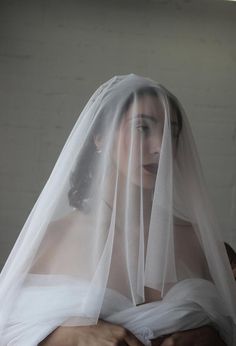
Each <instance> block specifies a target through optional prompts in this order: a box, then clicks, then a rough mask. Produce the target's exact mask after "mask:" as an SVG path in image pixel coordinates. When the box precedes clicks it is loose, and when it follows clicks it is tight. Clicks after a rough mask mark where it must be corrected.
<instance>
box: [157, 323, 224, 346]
mask: <svg viewBox="0 0 236 346" xmlns="http://www.w3.org/2000/svg"><path fill="white" fill-rule="evenodd" d="M190 345H191V346H212V345H214V346H226V344H225V343H224V342H223V340H222V339H221V338H220V336H219V334H218V332H217V331H216V330H215V329H214V328H212V327H210V326H204V327H201V328H196V329H191V330H187V331H183V332H177V333H174V334H172V335H168V336H164V337H160V338H157V339H154V340H152V346H190Z"/></svg>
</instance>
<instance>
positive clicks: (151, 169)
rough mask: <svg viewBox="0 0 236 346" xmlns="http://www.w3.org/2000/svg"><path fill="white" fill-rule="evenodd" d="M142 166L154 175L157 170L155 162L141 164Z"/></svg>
mask: <svg viewBox="0 0 236 346" xmlns="http://www.w3.org/2000/svg"><path fill="white" fill-rule="evenodd" d="M143 168H144V169H145V170H146V171H148V172H149V173H151V174H154V175H156V174H157V170H158V164H157V163H151V164H149V165H143Z"/></svg>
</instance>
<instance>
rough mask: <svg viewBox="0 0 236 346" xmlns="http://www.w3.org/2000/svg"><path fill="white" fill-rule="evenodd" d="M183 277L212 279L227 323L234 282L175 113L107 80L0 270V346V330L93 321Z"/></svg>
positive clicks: (159, 98) (235, 309) (155, 91)
mask: <svg viewBox="0 0 236 346" xmlns="http://www.w3.org/2000/svg"><path fill="white" fill-rule="evenodd" d="M194 278H196V279H202V280H208V281H210V282H211V283H213V285H214V286H215V288H216V290H217V292H218V294H219V296H220V297H221V299H222V302H223V305H224V313H225V315H226V316H228V317H229V318H230V319H231V320H232V321H234V322H236V290H235V281H234V278H233V275H232V273H231V268H230V265H229V261H228V258H227V254H226V251H225V248H224V244H223V241H222V238H221V232H220V229H219V225H218V221H217V218H216V216H215V214H214V211H213V210H212V207H211V203H210V200H209V198H208V194H207V188H206V186H205V183H204V178H203V175H202V171H201V165H200V162H199V158H198V153H197V150H196V147H195V143H194V140H193V136H192V133H191V129H190V126H189V122H188V119H187V117H186V114H185V112H184V109H183V107H182V106H181V104H180V102H179V101H178V100H177V98H176V97H175V96H174V95H173V94H171V93H170V92H169V91H168V90H167V89H166V88H165V87H163V86H162V85H160V84H159V83H157V82H155V81H153V80H151V79H149V78H144V77H141V76H138V75H136V74H128V75H120V76H114V77H113V78H111V79H110V80H108V81H107V82H105V83H103V84H102V85H101V86H100V87H99V88H98V89H97V90H96V91H95V92H94V94H93V95H92V96H91V98H90V99H89V101H88V103H87V104H86V106H85V107H84V109H83V110H82V112H81V114H80V115H79V117H78V120H77V122H76V124H75V125H74V128H73V129H72V131H71V134H70V135H69V138H68V139H67V141H66V143H65V145H64V148H63V150H62V152H61V154H60V156H59V158H58V160H57V162H56V164H55V167H54V169H53V171H52V173H51V175H50V177H49V179H48V181H47V183H46V185H45V187H44V189H43V190H42V192H41V194H40V196H39V198H38V200H37V202H36V203H35V205H34V207H33V209H32V211H31V213H30V215H29V217H28V219H27V220H26V222H25V224H24V227H23V229H22V231H21V233H20V235H19V237H18V239H17V241H16V243H15V246H14V248H13V249H12V251H11V253H10V256H9V258H8V260H7V262H6V264H5V266H4V268H3V270H2V273H1V277H0V299H1V312H0V333H1V337H2V340H6V339H4V338H6V336H5V335H8V334H9V323H11V326H12V327H11V328H12V329H11V332H12V333H13V334H14V333H15V335H17V326H18V325H19V321H20V320H24V323H25V324H24V325H23V327H22V330H24V326H26V325H27V323H26V322H25V321H31V322H32V321H35V324H34V325H35V328H36V324H39V323H44V322H45V320H46V322H47V323H49V322H51V321H54V322H55V323H54V324H52V325H53V326H54V327H55V325H56V324H57V323H58V325H59V324H63V325H87V324H93V323H96V322H97V320H98V318H99V316H100V315H101V312H102V311H104V309H108V310H109V311H113V312H117V311H123V310H125V309H127V308H128V307H134V306H138V305H140V304H143V303H145V302H150V301H154V300H155V299H159V300H160V299H163V298H164V297H165V296H166V294H168V292H169V290H170V289H171V288H173V287H174V286H175V285H176V284H178V283H180V282H182V281H183V280H186V279H194ZM109 292H110V293H111V292H113V293H114V294H115V295H116V296H117V299H118V301H119V304H115V303H114V302H115V299H111V300H109V299H108V298H107V297H108V296H109ZM152 294H154V295H152ZM105 297H106V299H105ZM153 297H156V298H153ZM36 302H37V303H38V305H37V309H36V307H35V305H34V304H36ZM39 302H40V304H39ZM108 302H109V303H108ZM14 323H15V324H14ZM17 323H18V324H17ZM25 328H26V327H25ZM32 328H33V327H32ZM52 329H53V327H52ZM22 333H23V331H22ZM15 337H16V338H17V336H15ZM13 339H14V337H13ZM0 345H7V343H6V342H5V341H3V342H2V343H1V342H0ZM9 345H10V343H9ZM11 345H15V344H14V343H12V344H11ZM17 345H18V344H17ZM25 345H26V344H25Z"/></svg>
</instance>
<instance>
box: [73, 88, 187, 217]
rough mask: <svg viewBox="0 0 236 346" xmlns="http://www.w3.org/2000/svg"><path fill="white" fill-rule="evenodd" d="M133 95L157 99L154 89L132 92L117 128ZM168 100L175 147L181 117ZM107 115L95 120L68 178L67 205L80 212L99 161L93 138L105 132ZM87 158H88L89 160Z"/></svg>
mask: <svg viewBox="0 0 236 346" xmlns="http://www.w3.org/2000/svg"><path fill="white" fill-rule="evenodd" d="M135 95H137V96H138V98H140V97H142V96H146V95H148V96H153V97H158V92H157V90H156V89H155V88H154V87H150V86H148V87H142V88H140V89H138V90H137V91H135V92H132V93H131V94H130V95H129V96H128V97H127V99H126V100H125V101H124V104H123V106H122V107H121V111H120V113H119V116H118V119H117V125H118V126H119V123H120V121H121V119H122V117H123V115H124V114H125V113H126V112H127V111H128V109H129V107H130V106H131V105H132V103H133V101H134V97H135ZM168 100H169V103H170V108H171V110H173V111H174V113H175V114H176V118H177V119H176V120H177V126H174V127H173V128H172V127H171V129H172V131H173V138H174V140H175V145H176V146H177V145H178V139H179V135H180V132H181V129H182V115H181V111H180V109H179V106H178V104H177V102H176V101H175V99H174V98H173V97H172V96H168ZM107 113H108V112H106V111H105V110H104V109H103V110H102V111H101V112H100V114H99V116H98V117H97V118H96V121H95V123H94V125H93V130H92V131H91V134H90V136H88V138H87V139H86V143H85V150H84V151H83V154H82V155H81V156H80V157H79V160H78V162H77V164H76V166H75V169H74V170H73V172H72V173H71V176H70V185H71V187H70V190H69V192H68V199H69V204H70V206H72V207H74V208H76V209H79V210H82V211H84V212H86V211H87V208H88V205H89V203H88V201H89V199H91V197H92V191H91V189H90V187H91V181H92V179H93V176H94V170H95V168H96V162H97V160H98V159H99V155H98V154H97V148H96V146H95V143H94V136H96V135H103V133H104V131H106V130H107V129H106V126H104V124H107V122H106V118H107ZM171 113H172V112H171ZM175 125H176V123H175ZM88 157H89V158H90V159H89V160H88ZM88 210H89V208H88Z"/></svg>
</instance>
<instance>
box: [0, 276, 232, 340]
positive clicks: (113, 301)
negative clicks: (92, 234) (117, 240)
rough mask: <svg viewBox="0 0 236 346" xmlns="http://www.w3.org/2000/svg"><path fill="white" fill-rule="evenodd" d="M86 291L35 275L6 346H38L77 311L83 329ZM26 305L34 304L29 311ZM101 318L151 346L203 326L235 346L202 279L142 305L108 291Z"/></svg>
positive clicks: (63, 279) (9, 329) (12, 322)
mask: <svg viewBox="0 0 236 346" xmlns="http://www.w3.org/2000/svg"><path fill="white" fill-rule="evenodd" d="M42 282H43V284H42ZM55 282H56V284H55ZM86 290H87V283H86V281H79V280H73V279H71V278H69V277H65V276H58V278H56V280H55V278H53V285H50V282H49V281H47V278H45V276H44V275H41V276H38V275H37V276H35V275H31V277H30V278H29V280H28V281H27V285H26V286H25V289H24V290H23V291H22V293H21V296H20V297H19V299H18V302H17V305H16V306H15V307H14V310H13V312H12V315H11V319H10V320H9V322H8V326H7V329H6V334H5V336H4V345H5V344H6V345H8V346H26V345H27V346H36V345H38V343H39V342H41V341H42V340H43V339H44V338H46V337H47V335H48V334H50V332H52V331H53V330H54V329H56V328H57V327H58V326H60V325H63V323H65V322H66V321H67V320H68V319H70V318H71V317H78V311H80V316H79V317H80V318H81V325H82V324H83V323H82V320H83V318H84V319H87V318H89V316H87V315H86V313H85V312H84V311H83V306H82V304H81V303H82V302H83V298H84V295H86ZM94 294H95V295H96V292H94ZM65 297H67V298H66V299H65ZM27 301H28V302H29V301H30V302H31V304H30V308H29V309H27V310H26V309H24V307H25V305H26V302H27ZM129 306H130V307H129ZM125 307H126V308H125ZM127 307H128V308H127ZM100 319H103V320H106V321H108V322H111V323H114V324H118V325H122V326H124V327H125V328H126V329H128V330H129V331H131V332H132V333H133V334H134V335H135V336H136V337H137V338H138V339H139V340H140V341H141V342H142V343H144V345H147V346H148V345H151V341H150V340H151V339H155V338H157V337H159V336H163V335H167V334H171V333H174V332H176V331H183V330H188V329H193V328H198V327H201V326H204V325H212V326H213V327H214V328H216V329H217V330H218V332H219V333H220V336H221V337H222V339H223V340H224V341H225V342H226V344H227V345H229V346H233V341H232V339H230V336H232V335H233V332H234V331H233V328H234V327H233V324H232V322H231V320H230V318H229V316H227V311H226V310H225V308H224V304H223V302H222V300H221V299H220V297H219V295H218V292H217V290H216V288H215V286H214V285H213V284H212V283H210V282H209V281H207V280H203V279H186V280H183V281H180V282H179V283H178V284H176V285H175V286H173V287H172V288H171V289H170V290H169V292H168V293H167V294H166V296H165V297H164V299H163V300H161V301H156V302H152V303H147V304H142V305H139V306H132V303H131V302H130V301H129V300H128V299H127V298H126V297H125V296H123V295H121V294H120V293H118V292H116V291H114V290H111V289H107V290H106V293H105V298H104V302H103V306H102V310H101V314H100Z"/></svg>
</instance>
